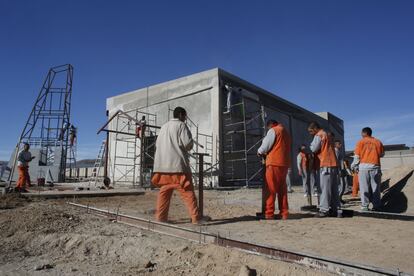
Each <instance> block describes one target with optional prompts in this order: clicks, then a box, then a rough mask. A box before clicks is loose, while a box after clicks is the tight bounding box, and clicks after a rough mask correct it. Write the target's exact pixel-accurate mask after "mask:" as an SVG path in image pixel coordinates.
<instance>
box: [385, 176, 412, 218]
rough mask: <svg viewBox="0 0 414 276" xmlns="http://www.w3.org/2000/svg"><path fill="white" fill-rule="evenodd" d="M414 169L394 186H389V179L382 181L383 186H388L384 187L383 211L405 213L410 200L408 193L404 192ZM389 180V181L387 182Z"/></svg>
mask: <svg viewBox="0 0 414 276" xmlns="http://www.w3.org/2000/svg"><path fill="white" fill-rule="evenodd" d="M413 173H414V171H411V172H409V173H408V174H407V175H406V176H405V177H403V178H402V179H401V180H400V181H398V182H397V183H396V184H395V185H393V186H392V187H389V179H388V180H386V181H384V182H385V183H384V182H383V183H381V188H382V187H386V186H387V184H388V187H387V188H385V189H384V195H383V196H382V198H381V203H382V206H383V208H382V211H383V212H389V213H404V212H406V211H407V208H408V200H407V197H406V195H405V194H404V192H403V189H404V187H405V185H407V181H408V180H409V179H410V178H411V177H412V175H413ZM387 181H388V183H386V182H387Z"/></svg>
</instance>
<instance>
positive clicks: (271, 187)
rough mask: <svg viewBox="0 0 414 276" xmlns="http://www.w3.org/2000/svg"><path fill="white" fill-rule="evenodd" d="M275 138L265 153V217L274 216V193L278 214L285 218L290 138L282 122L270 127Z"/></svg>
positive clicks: (286, 213) (287, 206)
mask: <svg viewBox="0 0 414 276" xmlns="http://www.w3.org/2000/svg"><path fill="white" fill-rule="evenodd" d="M272 129H273V130H274V132H275V135H276V139H275V142H274V144H273V146H272V148H271V149H270V151H269V152H268V153H267V155H266V189H267V191H268V192H267V198H266V210H265V217H266V218H268V219H271V218H273V217H274V212H275V200H276V194H277V197H278V204H279V215H280V216H281V217H282V218H283V219H286V218H287V217H288V215H289V205H288V196H287V186H286V175H287V172H288V168H289V166H290V147H291V138H290V135H289V133H288V132H287V130H286V129H285V128H284V127H283V125H282V124H277V125H275V126H273V127H272Z"/></svg>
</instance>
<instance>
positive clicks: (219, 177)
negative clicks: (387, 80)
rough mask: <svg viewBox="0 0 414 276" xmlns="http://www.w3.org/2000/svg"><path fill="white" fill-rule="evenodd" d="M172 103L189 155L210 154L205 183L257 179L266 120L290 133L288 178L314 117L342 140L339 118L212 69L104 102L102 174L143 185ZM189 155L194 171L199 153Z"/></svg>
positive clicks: (234, 183) (252, 183)
mask: <svg viewBox="0 0 414 276" xmlns="http://www.w3.org/2000/svg"><path fill="white" fill-rule="evenodd" d="M298 93H301V92H300V91H298ZM176 106H182V107H184V108H185V109H186V110H187V112H188V117H189V119H188V122H187V124H188V126H189V127H190V129H191V132H192V134H193V136H194V139H195V141H196V145H195V147H194V150H193V153H195V152H203V153H208V154H209V156H207V157H205V164H204V180H205V182H204V184H205V185H208V186H212V187H216V188H224V187H236V186H239V187H240V186H247V187H249V186H256V185H259V184H261V183H262V181H263V178H262V172H261V162H260V160H259V158H258V157H257V155H256V152H257V148H258V147H259V146H260V142H261V139H262V137H263V136H264V134H265V131H266V130H265V121H266V120H267V119H275V120H277V121H279V122H281V123H282V124H284V125H285V126H286V127H287V128H288V130H290V133H291V134H292V140H293V144H292V153H291V154H292V165H291V167H292V170H293V175H297V173H296V164H295V161H296V158H295V157H296V154H297V149H298V147H299V146H300V145H301V144H302V143H305V144H309V143H310V141H311V139H312V138H311V137H310V136H309V134H308V132H307V125H308V123H309V122H311V121H317V122H319V123H320V124H321V125H322V126H323V127H324V128H325V129H327V130H330V131H332V132H333V133H334V134H335V136H336V138H337V139H340V140H342V141H343V137H344V128H343V121H342V120H341V119H339V118H338V117H336V116H334V115H332V114H331V113H329V112H322V113H313V112H310V111H308V110H306V109H304V108H302V107H300V106H298V105H295V104H293V103H291V102H289V101H287V100H284V99H282V98H280V97H278V96H277V95H275V94H274V93H271V92H269V91H266V90H264V89H262V88H260V87H257V86H256V85H254V84H251V83H249V82H247V81H245V80H242V79H240V78H238V77H237V76H234V75H232V74H230V73H228V72H226V71H224V70H222V69H219V68H215V69H211V70H207V71H204V72H201V73H197V74H193V75H190V76H186V77H182V78H179V79H175V80H171V81H167V82H164V83H160V84H156V85H152V86H148V87H145V88H141V89H138V90H134V91H131V92H128V93H123V94H120V95H117V96H114V97H111V98H108V99H107V102H106V107H107V113H108V123H107V126H106V129H105V130H107V131H108V133H109V134H108V139H109V143H108V153H109V154H108V176H109V177H110V178H111V181H112V182H113V183H114V184H115V185H117V184H128V185H130V184H133V185H143V186H145V185H148V183H149V179H150V176H151V173H152V157H153V153H154V150H155V148H154V143H155V139H156V137H157V133H158V130H159V127H160V126H162V125H163V124H164V123H165V122H167V121H168V120H169V119H170V118H172V110H173V109H174V108H175V107H176ZM144 125H145V128H142V126H144ZM137 131H138V132H139V131H141V132H142V133H141V134H139V133H137ZM140 135H141V136H140ZM192 157H193V158H191V160H192V166H193V168H194V172H196V171H197V170H196V168H198V165H197V162H198V160H197V155H194V154H192ZM194 177H197V173H195V174H194Z"/></svg>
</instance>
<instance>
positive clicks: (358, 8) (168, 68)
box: [0, 0, 414, 160]
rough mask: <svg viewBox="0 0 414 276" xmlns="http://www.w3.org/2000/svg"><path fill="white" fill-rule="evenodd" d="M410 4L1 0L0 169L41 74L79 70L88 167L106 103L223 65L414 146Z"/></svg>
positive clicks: (352, 132) (413, 10)
mask: <svg viewBox="0 0 414 276" xmlns="http://www.w3.org/2000/svg"><path fill="white" fill-rule="evenodd" d="M413 14H414V1H409V0H406V1H391V0H390V1H379V0H375V1H365V0H360V1H335V0H327V1H212V0H209V1H56V0H54V1H44V0H39V1H17V0H14V1H12V0H0V35H1V40H0V94H1V101H0V110H1V114H2V118H3V119H2V122H1V124H2V127H1V128H0V160H8V159H9V156H10V153H11V150H12V149H13V147H14V145H15V143H16V142H17V139H18V136H19V134H20V132H21V129H22V128H23V126H24V123H25V121H26V119H27V117H28V115H29V112H30V109H31V108H32V105H33V103H34V100H35V98H36V96H37V93H38V91H39V89H40V86H41V82H42V81H43V79H44V77H45V74H46V73H47V70H48V69H49V68H50V67H52V66H55V65H60V64H65V63H71V64H73V66H74V67H75V76H74V87H73V99H72V108H73V109H72V114H73V122H74V123H75V124H76V125H77V126H78V127H79V138H78V139H79V140H78V142H79V147H78V151H79V158H80V159H81V158H87V157H91V158H94V157H96V155H97V151H98V148H99V144H100V141H101V140H102V139H103V138H104V137H103V136H97V135H96V130H97V128H98V127H99V126H100V125H101V124H102V123H103V122H104V120H105V99H106V98H107V97H110V96H113V95H116V94H119V93H121V92H125V91H130V90H133V89H137V88H140V87H144V86H147V85H150V84H154V83H158V82H162V81H166V80H170V79H174V78H177V77H180V76H184V75H187V74H192V73H195V72H199V71H202V70H206V69H210V68H214V67H221V68H223V69H225V70H227V71H230V72H232V73H234V74H236V75H238V76H240V77H242V78H244V79H246V80H248V81H250V82H252V83H255V84H257V85H259V86H261V87H263V88H265V89H267V90H269V91H272V92H274V93H276V94H277V95H279V96H281V97H284V98H286V99H288V100H290V101H292V102H294V103H296V104H299V105H301V106H303V107H305V108H307V109H309V110H311V111H315V112H316V111H330V112H332V113H334V114H335V115H337V116H339V117H341V118H343V119H344V121H345V126H346V143H347V146H348V149H351V148H352V147H353V146H354V144H355V141H356V140H357V139H358V137H359V131H360V129H361V128H362V127H364V126H372V127H373V129H374V135H375V136H377V137H379V138H380V139H382V140H383V142H384V143H407V144H409V145H414V109H413V104H414V94H413V92H414V91H413V87H414V50H413V49H414V35H413V33H414V16H412V15H413Z"/></svg>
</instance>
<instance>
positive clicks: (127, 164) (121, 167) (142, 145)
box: [98, 109, 160, 187]
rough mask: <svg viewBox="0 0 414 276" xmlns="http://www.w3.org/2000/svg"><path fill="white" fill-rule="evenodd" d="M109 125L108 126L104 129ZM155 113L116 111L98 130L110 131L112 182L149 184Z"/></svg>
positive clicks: (152, 160)
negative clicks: (111, 134)
mask: <svg viewBox="0 0 414 276" xmlns="http://www.w3.org/2000/svg"><path fill="white" fill-rule="evenodd" d="M109 124H111V125H110V127H109V128H106V127H107V126H108V125H109ZM159 129H160V127H159V126H157V116H156V115H155V114H151V113H148V112H144V111H141V110H138V109H137V110H131V111H127V112H124V111H118V112H116V113H115V114H114V115H112V116H111V118H110V119H109V120H108V122H107V123H106V124H105V125H104V126H103V127H102V128H101V129H100V130H99V131H98V134H99V133H100V132H101V131H106V132H109V133H113V136H112V137H113V138H112V139H113V140H112V142H109V143H110V145H111V147H112V146H113V156H112V160H113V162H112V164H111V169H112V181H113V184H114V185H115V184H131V183H132V185H133V186H136V185H137V184H139V185H140V186H141V187H146V186H148V187H149V186H150V179H151V174H152V169H153V164H154V154H155V141H156V138H157V133H158V130H159Z"/></svg>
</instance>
